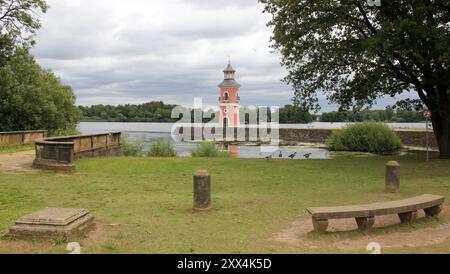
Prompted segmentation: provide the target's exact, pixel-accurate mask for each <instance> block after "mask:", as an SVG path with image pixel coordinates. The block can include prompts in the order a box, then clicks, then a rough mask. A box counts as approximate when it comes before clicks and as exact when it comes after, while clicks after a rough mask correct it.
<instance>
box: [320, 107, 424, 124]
mask: <svg viewBox="0 0 450 274" xmlns="http://www.w3.org/2000/svg"><path fill="white" fill-rule="evenodd" d="M320 121H321V122H336V123H337V122H363V121H377V122H391V123H417V122H423V121H425V118H424V116H423V114H422V113H420V112H417V111H411V110H401V109H397V110H393V109H385V110H364V111H356V112H354V111H333V112H326V113H322V115H321V116H320Z"/></svg>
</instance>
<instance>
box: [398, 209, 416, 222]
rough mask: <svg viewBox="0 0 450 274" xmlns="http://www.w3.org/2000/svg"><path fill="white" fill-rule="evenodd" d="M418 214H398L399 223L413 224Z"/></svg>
mask: <svg viewBox="0 0 450 274" xmlns="http://www.w3.org/2000/svg"><path fill="white" fill-rule="evenodd" d="M417 216H418V213H417V211H412V212H406V213H400V214H398V217H399V218H400V221H401V222H402V223H413V222H415V221H416V220H417Z"/></svg>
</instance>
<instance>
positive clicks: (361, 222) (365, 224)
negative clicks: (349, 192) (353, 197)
mask: <svg viewBox="0 0 450 274" xmlns="http://www.w3.org/2000/svg"><path fill="white" fill-rule="evenodd" d="M356 223H357V224H358V228H359V230H368V229H371V228H372V227H373V225H374V224H375V217H363V218H356Z"/></svg>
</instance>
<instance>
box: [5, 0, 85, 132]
mask: <svg viewBox="0 0 450 274" xmlns="http://www.w3.org/2000/svg"><path fill="white" fill-rule="evenodd" d="M47 8H48V7H47V4H46V2H45V1H44V0H0V131H14V130H33V129H48V130H49V131H50V132H51V133H52V134H58V133H63V132H73V131H74V130H75V128H76V126H77V124H78V121H79V116H80V115H79V110H78V108H77V107H75V96H74V94H73V92H72V89H71V88H70V87H69V86H66V85H64V84H63V83H62V82H61V80H60V79H59V78H58V77H57V76H56V75H54V74H53V73H52V72H51V71H49V70H45V69H43V68H41V67H40V66H39V64H37V63H36V61H35V60H34V58H33V57H32V56H31V55H30V53H29V49H30V48H31V47H32V46H33V45H34V40H33V38H34V35H35V33H36V31H37V30H38V29H39V28H40V27H41V24H40V15H41V14H42V13H45V12H46V11H47Z"/></svg>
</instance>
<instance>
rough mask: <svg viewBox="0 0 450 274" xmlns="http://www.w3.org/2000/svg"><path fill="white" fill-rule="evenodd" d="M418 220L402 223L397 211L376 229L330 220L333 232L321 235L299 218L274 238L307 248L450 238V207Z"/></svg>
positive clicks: (402, 243) (381, 220) (424, 242)
mask: <svg viewBox="0 0 450 274" xmlns="http://www.w3.org/2000/svg"><path fill="white" fill-rule="evenodd" d="M419 217H420V218H421V219H419V220H418V222H417V223H416V224H400V221H399V219H398V217H397V215H389V216H380V217H377V218H376V220H375V226H374V229H373V230H371V231H369V232H359V231H357V228H358V226H357V225H356V222H355V220H353V219H343V220H330V225H329V229H328V231H329V233H327V234H325V235H319V234H317V233H315V232H313V230H314V228H313V225H312V222H311V219H303V220H296V221H295V222H293V223H292V224H291V225H290V226H289V227H287V228H285V229H283V230H282V231H280V232H278V233H276V234H275V236H274V239H273V240H274V241H277V242H282V243H288V244H291V245H293V246H298V247H303V248H307V249H337V250H358V249H360V250H366V247H367V245H368V244H369V243H371V242H377V243H379V244H380V245H381V246H382V248H404V247H420V246H427V245H433V244H439V243H443V242H446V241H447V240H449V239H450V223H449V222H448V220H449V219H450V207H444V210H443V212H442V214H441V216H440V217H439V219H429V218H425V214H424V213H423V212H421V213H419Z"/></svg>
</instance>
